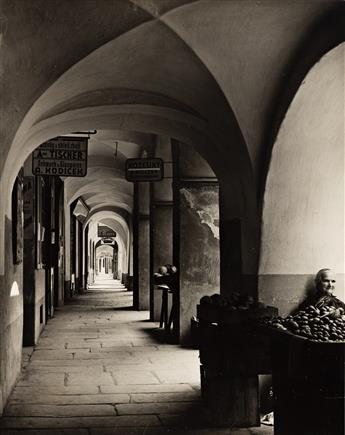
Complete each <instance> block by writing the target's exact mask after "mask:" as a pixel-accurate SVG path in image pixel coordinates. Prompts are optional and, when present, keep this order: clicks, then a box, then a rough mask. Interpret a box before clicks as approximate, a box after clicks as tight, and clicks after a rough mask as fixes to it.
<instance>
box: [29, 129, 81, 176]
mask: <svg viewBox="0 0 345 435" xmlns="http://www.w3.org/2000/svg"><path fill="white" fill-rule="evenodd" d="M87 141H88V138H86V137H67V136H66V137H64V136H62V137H57V138H54V139H51V140H49V141H47V142H45V143H43V144H42V145H40V146H39V147H38V148H36V149H35V150H34V152H33V153H32V173H33V174H34V175H47V176H54V175H59V176H61V177H85V175H86V172H87Z"/></svg>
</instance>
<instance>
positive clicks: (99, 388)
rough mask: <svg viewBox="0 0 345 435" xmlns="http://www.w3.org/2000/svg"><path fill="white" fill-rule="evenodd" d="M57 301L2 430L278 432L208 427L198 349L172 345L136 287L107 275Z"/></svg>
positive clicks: (68, 434) (32, 433) (66, 433)
mask: <svg viewBox="0 0 345 435" xmlns="http://www.w3.org/2000/svg"><path fill="white" fill-rule="evenodd" d="M105 287H106V288H102V282H101V283H97V285H96V286H94V287H93V288H90V289H89V290H88V291H86V292H85V293H83V294H82V295H79V296H78V297H77V298H76V299H75V300H73V301H72V302H71V303H68V304H67V305H65V306H63V307H61V308H59V309H57V310H56V312H55V316H54V318H53V319H50V320H49V322H48V323H47V325H46V327H45V329H44V331H43V333H42V335H41V337H40V339H39V342H38V344H37V346H35V347H34V348H25V349H24V350H23V371H22V374H21V376H20V378H19V380H18V382H17V385H16V387H15V388H14V390H13V393H12V395H11V396H10V398H9V401H8V403H7V406H6V408H5V411H4V414H3V416H2V417H1V419H0V433H1V434H2V435H19V434H23V433H25V435H45V434H53V435H54V434H55V435H72V434H73V435H103V434H104V435H139V434H140V435H159V434H166V433H173V434H200V435H206V434H212V435H225V434H234V435H272V434H273V430H272V428H270V427H260V428H248V429H231V430H230V429H229V428H207V422H205V421H204V420H203V415H204V412H203V408H202V406H203V404H202V401H201V396H200V379H199V358H198V351H197V350H194V349H188V348H183V347H181V346H178V345H172V344H166V343H164V342H162V340H160V339H159V337H160V335H159V334H157V332H160V331H158V325H157V324H156V323H152V322H149V321H148V320H147V319H148V312H146V311H145V312H138V311H133V310H131V309H130V308H129V307H130V306H131V305H132V294H131V292H128V291H126V289H124V288H123V286H122V285H120V284H119V282H118V281H117V282H115V281H111V280H109V279H108V280H107V281H106V286H105Z"/></svg>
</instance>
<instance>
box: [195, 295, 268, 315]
mask: <svg viewBox="0 0 345 435" xmlns="http://www.w3.org/2000/svg"><path fill="white" fill-rule="evenodd" d="M200 305H212V306H214V307H220V308H227V310H230V311H231V310H234V311H235V310H248V309H249V308H251V307H255V308H259V307H260V308H262V307H265V305H264V304H262V303H261V302H255V301H254V298H253V297H252V296H250V295H240V294H239V293H233V294H232V295H231V296H227V297H225V296H223V295H220V294H219V293H215V294H213V295H211V296H202V298H200Z"/></svg>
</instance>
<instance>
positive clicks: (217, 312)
mask: <svg viewBox="0 0 345 435" xmlns="http://www.w3.org/2000/svg"><path fill="white" fill-rule="evenodd" d="M277 315H278V309H277V308H275V307H270V306H267V307H262V308H255V307H251V308H248V309H236V310H232V309H230V308H228V307H217V306H214V305H212V304H204V305H200V304H199V305H197V317H198V319H199V320H200V321H201V322H203V323H218V324H222V325H234V324H238V323H242V322H246V321H248V320H253V319H260V318H263V317H274V316H277Z"/></svg>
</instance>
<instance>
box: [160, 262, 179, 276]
mask: <svg viewBox="0 0 345 435" xmlns="http://www.w3.org/2000/svg"><path fill="white" fill-rule="evenodd" d="M176 272H177V267H176V266H173V265H172V264H165V265H164V266H159V268H158V274H156V275H173V274H174V273H176Z"/></svg>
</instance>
